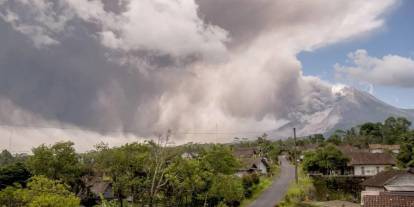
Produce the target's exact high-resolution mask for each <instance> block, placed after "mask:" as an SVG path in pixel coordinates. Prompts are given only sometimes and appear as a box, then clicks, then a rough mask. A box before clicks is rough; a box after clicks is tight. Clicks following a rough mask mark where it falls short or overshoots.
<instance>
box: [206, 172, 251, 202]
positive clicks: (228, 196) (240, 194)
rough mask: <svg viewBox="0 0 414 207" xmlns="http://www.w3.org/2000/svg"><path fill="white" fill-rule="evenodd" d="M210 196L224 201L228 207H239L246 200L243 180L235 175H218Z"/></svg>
mask: <svg viewBox="0 0 414 207" xmlns="http://www.w3.org/2000/svg"><path fill="white" fill-rule="evenodd" d="M209 194H210V196H211V197H215V198H218V199H219V200H221V199H222V200H223V201H224V202H225V203H226V204H227V205H228V206H239V205H240V202H241V201H242V200H243V198H244V189H243V183H242V180H241V179H240V178H239V177H237V176H235V175H221V174H219V175H216V176H214V178H213V184H212V186H211V189H210V191H209Z"/></svg>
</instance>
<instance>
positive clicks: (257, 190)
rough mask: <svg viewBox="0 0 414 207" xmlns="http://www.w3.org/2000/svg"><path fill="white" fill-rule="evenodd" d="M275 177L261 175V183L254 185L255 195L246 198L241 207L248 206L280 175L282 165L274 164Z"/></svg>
mask: <svg viewBox="0 0 414 207" xmlns="http://www.w3.org/2000/svg"><path fill="white" fill-rule="evenodd" d="M272 173H273V177H261V178H260V183H259V184H258V185H256V186H254V189H253V195H252V197H250V198H246V199H244V200H243V201H242V203H241V204H240V207H246V206H248V205H249V204H251V203H252V202H253V201H255V200H256V199H257V198H258V197H259V196H260V195H261V194H262V193H263V192H264V191H265V190H266V189H267V188H269V187H270V186H271V185H272V183H273V181H274V180H275V178H276V177H278V176H279V173H280V167H279V166H277V165H274V166H272Z"/></svg>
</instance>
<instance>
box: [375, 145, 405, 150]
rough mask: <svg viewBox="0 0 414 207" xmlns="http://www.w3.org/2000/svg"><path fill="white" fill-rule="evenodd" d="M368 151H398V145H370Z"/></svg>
mask: <svg viewBox="0 0 414 207" xmlns="http://www.w3.org/2000/svg"><path fill="white" fill-rule="evenodd" d="M369 149H387V150H399V149H400V145H398V144H394V145H387V144H370V145H369Z"/></svg>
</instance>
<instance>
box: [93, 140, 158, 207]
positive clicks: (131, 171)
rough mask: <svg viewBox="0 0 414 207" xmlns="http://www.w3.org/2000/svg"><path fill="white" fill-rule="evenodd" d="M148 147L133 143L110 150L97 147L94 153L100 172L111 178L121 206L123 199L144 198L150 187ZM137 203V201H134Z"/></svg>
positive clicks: (101, 146) (106, 147)
mask: <svg viewBox="0 0 414 207" xmlns="http://www.w3.org/2000/svg"><path fill="white" fill-rule="evenodd" d="M149 153H150V148H149V146H148V145H144V144H139V143H131V144H126V145H123V146H121V147H115V148H112V149H110V148H109V147H108V146H107V145H105V144H100V145H97V146H96V151H95V152H94V153H93V154H94V155H93V156H94V158H93V160H95V163H93V164H96V167H97V169H96V170H98V171H101V173H104V174H106V175H107V176H109V177H110V178H111V181H112V185H113V188H114V189H113V190H114V193H115V196H116V197H117V198H118V200H119V202H120V205H122V204H121V203H122V199H123V198H124V197H127V196H131V197H132V198H133V199H137V198H139V197H140V198H143V197H145V196H144V191H145V189H146V188H147V186H148V183H149V181H148V179H147V171H146V166H147V165H148V164H149ZM134 201H135V200H134Z"/></svg>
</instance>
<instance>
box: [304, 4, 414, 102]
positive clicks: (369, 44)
mask: <svg viewBox="0 0 414 207" xmlns="http://www.w3.org/2000/svg"><path fill="white" fill-rule="evenodd" d="M385 20H386V22H385V25H384V26H383V27H382V28H380V29H377V30H376V31H373V32H372V33H370V34H368V35H366V36H364V37H359V38H355V39H352V40H348V41H345V42H341V43H338V44H335V45H330V46H328V47H324V48H319V49H317V50H315V51H311V52H302V53H301V54H299V59H300V61H301V62H302V66H303V72H304V74H305V75H313V76H318V77H320V78H321V79H323V80H326V81H329V82H331V83H344V84H347V85H353V86H355V87H357V88H360V89H364V90H367V88H368V87H367V85H361V84H358V83H355V81H353V82H352V83H351V82H350V81H346V80H338V79H336V78H335V69H334V65H335V64H336V63H339V64H340V65H349V61H347V60H348V58H347V55H348V54H349V53H351V52H354V51H356V50H357V49H364V50H366V51H367V52H368V53H369V56H373V57H377V58H382V57H383V56H385V55H389V54H392V55H398V56H402V57H406V58H411V59H414V1H411V0H405V1H402V2H401V4H400V5H399V6H398V7H396V8H395V9H394V10H392V11H391V12H389V13H387V14H386V18H385ZM373 94H374V95H375V96H376V97H378V98H379V99H381V100H383V101H385V102H387V103H390V104H392V105H394V106H398V107H402V108H414V88H401V87H397V86H381V85H374V92H373Z"/></svg>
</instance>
